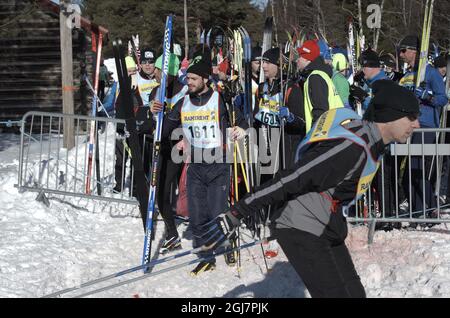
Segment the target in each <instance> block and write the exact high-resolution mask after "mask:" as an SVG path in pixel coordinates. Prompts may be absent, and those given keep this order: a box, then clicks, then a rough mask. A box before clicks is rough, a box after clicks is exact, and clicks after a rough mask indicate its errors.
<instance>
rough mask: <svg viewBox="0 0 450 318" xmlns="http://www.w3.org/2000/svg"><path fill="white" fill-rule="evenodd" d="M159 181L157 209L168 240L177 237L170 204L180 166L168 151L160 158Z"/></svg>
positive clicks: (178, 176) (173, 214)
mask: <svg viewBox="0 0 450 318" xmlns="http://www.w3.org/2000/svg"><path fill="white" fill-rule="evenodd" d="M159 163H160V166H159V167H158V168H159V173H158V176H159V180H158V187H157V199H158V208H159V212H160V213H161V216H162V218H163V220H164V224H165V225H166V235H167V237H168V238H170V237H173V236H178V232H177V227H176V225H175V213H174V211H173V206H172V204H171V202H170V198H171V195H172V191H173V190H174V189H175V187H176V186H177V184H178V180H179V178H180V174H181V168H182V164H181V163H179V164H176V163H174V162H173V161H172V159H171V158H170V151H169V152H164V153H162V154H161V157H160V162H159Z"/></svg>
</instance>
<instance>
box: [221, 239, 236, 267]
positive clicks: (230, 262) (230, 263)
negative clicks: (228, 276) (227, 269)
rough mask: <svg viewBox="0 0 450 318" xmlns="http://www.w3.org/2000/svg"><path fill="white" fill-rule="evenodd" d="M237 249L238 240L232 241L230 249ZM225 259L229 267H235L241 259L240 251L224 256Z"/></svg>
mask: <svg viewBox="0 0 450 318" xmlns="http://www.w3.org/2000/svg"><path fill="white" fill-rule="evenodd" d="M236 247H237V240H236V239H232V240H230V246H229V247H228V249H234V248H236ZM223 256H224V257H225V263H226V264H227V265H228V266H231V267H233V266H235V265H236V264H237V262H238V259H239V251H238V250H236V251H232V252H230V253H227V254H224V255H223Z"/></svg>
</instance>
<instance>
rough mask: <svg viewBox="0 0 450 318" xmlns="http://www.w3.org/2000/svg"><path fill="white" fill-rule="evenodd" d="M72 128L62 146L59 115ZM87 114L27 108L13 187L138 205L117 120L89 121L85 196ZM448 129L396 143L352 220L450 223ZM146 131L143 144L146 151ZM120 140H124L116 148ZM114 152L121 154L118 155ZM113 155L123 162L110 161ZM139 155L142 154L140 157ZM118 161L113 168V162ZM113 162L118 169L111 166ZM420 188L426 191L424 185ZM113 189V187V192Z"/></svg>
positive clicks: (423, 132)
mask: <svg viewBox="0 0 450 318" xmlns="http://www.w3.org/2000/svg"><path fill="white" fill-rule="evenodd" d="M68 119H70V120H73V121H74V123H75V125H74V127H75V147H74V148H73V149H71V150H67V149H64V148H63V146H62V137H63V136H62V131H63V130H62V128H63V123H64V121H65V120H68ZM92 120H93V119H92V118H91V117H88V116H76V115H66V114H57V113H45V112H29V113H27V114H25V115H24V117H23V119H22V135H21V145H20V162H19V177H18V187H19V189H20V190H28V191H36V192H40V193H41V194H45V193H53V194H58V195H63V196H72V197H82V198H88V199H96V200H103V201H107V202H118V203H124V204H131V205H135V206H137V204H138V203H137V200H136V199H135V198H134V197H133V186H132V185H133V179H134V178H133V169H132V165H131V163H130V160H127V157H128V158H129V157H130V156H129V155H127V147H126V143H125V142H122V141H124V140H123V139H120V138H119V137H118V134H116V129H117V125H118V124H124V121H123V120H119V119H112V118H95V119H94V121H95V122H96V124H97V127H98V128H99V129H98V131H99V133H98V136H97V140H96V141H97V142H96V146H97V147H96V149H95V153H94V157H96V158H97V159H98V160H97V161H98V163H97V164H96V162H95V161H94V164H93V171H92V174H91V175H92V178H91V180H93V182H92V189H91V191H90V193H86V192H87V191H86V176H87V167H88V152H89V149H88V147H89V146H88V144H89V129H87V128H88V127H90V126H89V125H90V122H91V121H92ZM449 132H450V129H417V130H415V132H414V134H413V136H412V137H411V138H410V139H409V140H408V142H407V143H406V144H394V145H391V147H390V153H388V154H386V155H385V156H384V159H383V160H382V162H381V166H380V169H379V170H378V173H377V176H376V177H375V179H374V181H373V182H372V186H371V190H370V191H368V193H367V194H366V195H365V198H364V199H363V200H360V201H359V202H358V204H357V205H356V207H355V208H354V209H352V210H350V214H349V218H348V220H349V221H350V222H358V223H359V222H363V223H370V224H371V225H372V226H371V230H372V231H371V233H372V235H373V230H374V229H375V227H376V224H377V223H390V224H392V223H396V224H397V225H398V224H400V223H401V222H408V223H412V224H419V223H422V224H423V223H425V224H436V223H448V222H450V217H448V216H449V215H450V201H447V200H444V196H446V195H447V189H448V179H449V176H448V174H449V170H450V144H444V143H440V142H439V141H443V140H444V138H442V137H443V135H444V134H446V133H449ZM147 140H148V137H147V136H144V139H143V145H147V147H142V149H143V150H142V151H143V154H144V152H145V149H146V148H148V149H151V147H149V146H150V144H149V143H147ZM118 142H122V144H121V145H118V144H117V143H118ZM117 153H121V154H123V155H122V157H121V158H120V156H119V157H116V155H117ZM117 158H119V160H121V161H122V162H121V164H120V162H116V160H117ZM143 158H144V156H143ZM117 164H118V165H117ZM116 166H119V167H120V166H121V167H122V168H121V169H117V168H116ZM422 189H424V191H423V190H422ZM116 190H118V191H116Z"/></svg>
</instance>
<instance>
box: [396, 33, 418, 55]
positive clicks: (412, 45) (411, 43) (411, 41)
mask: <svg viewBox="0 0 450 318" xmlns="http://www.w3.org/2000/svg"><path fill="white" fill-rule="evenodd" d="M399 47H400V49H410V50H415V51H418V50H419V48H420V41H419V37H418V36H416V35H407V36H405V37H404V38H403V39H402V40H401V41H400V45H399Z"/></svg>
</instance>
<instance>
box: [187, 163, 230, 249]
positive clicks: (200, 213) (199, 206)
mask: <svg viewBox="0 0 450 318" xmlns="http://www.w3.org/2000/svg"><path fill="white" fill-rule="evenodd" d="M229 191H230V165H229V164H226V163H212V164H206V163H205V164H204V163H191V164H189V169H188V171H187V199H188V209H189V223H190V227H191V230H192V234H193V237H194V248H197V247H200V246H202V245H203V244H204V243H206V242H207V241H208V238H209V237H208V234H209V233H208V229H209V227H208V224H210V222H211V221H212V220H214V219H215V218H216V217H217V216H218V215H219V214H221V213H223V212H225V210H226V209H227V207H228V195H229ZM212 253H213V252H212V251H209V252H203V253H199V256H200V257H211V256H212Z"/></svg>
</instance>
